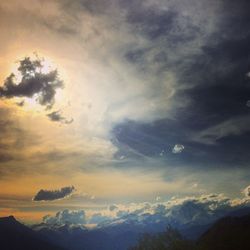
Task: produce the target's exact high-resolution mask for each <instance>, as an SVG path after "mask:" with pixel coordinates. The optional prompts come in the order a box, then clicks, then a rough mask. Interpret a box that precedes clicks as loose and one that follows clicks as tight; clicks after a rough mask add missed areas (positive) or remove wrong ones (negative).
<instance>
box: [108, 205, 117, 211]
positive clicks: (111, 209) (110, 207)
mask: <svg viewBox="0 0 250 250" xmlns="http://www.w3.org/2000/svg"><path fill="white" fill-rule="evenodd" d="M117 209H118V207H117V206H116V205H111V206H109V210H110V211H114V210H117Z"/></svg>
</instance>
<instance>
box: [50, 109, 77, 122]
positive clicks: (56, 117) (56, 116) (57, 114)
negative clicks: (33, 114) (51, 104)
mask: <svg viewBox="0 0 250 250" xmlns="http://www.w3.org/2000/svg"><path fill="white" fill-rule="evenodd" d="M47 116H48V117H49V119H50V120H51V121H53V122H61V123H64V124H70V123H72V122H73V119H72V118H71V119H70V120H67V119H66V118H65V117H63V116H62V114H61V111H60V110H57V111H54V112H51V113H49V114H48V115H47Z"/></svg>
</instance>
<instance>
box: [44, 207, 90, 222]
mask: <svg viewBox="0 0 250 250" xmlns="http://www.w3.org/2000/svg"><path fill="white" fill-rule="evenodd" d="M43 222H44V223H45V224H53V225H64V224H75V225H77V224H85V223H86V216H85V212H84V210H77V211H71V210H68V209H65V210H63V211H59V212H57V213H56V215H55V216H50V215H46V216H44V217H43Z"/></svg>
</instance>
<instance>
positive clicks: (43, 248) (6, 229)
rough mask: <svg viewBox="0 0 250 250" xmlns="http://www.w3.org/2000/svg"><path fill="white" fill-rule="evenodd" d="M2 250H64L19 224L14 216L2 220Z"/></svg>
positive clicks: (0, 222) (0, 233)
mask: <svg viewBox="0 0 250 250" xmlns="http://www.w3.org/2000/svg"><path fill="white" fill-rule="evenodd" d="M0 249H1V250H63V249H64V248H61V247H57V246H56V245H54V244H52V243H50V242H48V241H46V239H43V238H42V236H41V235H40V234H38V233H37V232H34V231H33V230H32V229H30V228H28V227H26V226H24V225H23V224H21V223H19V222H18V221H17V220H16V219H15V218H14V217H13V216H9V217H3V218H0Z"/></svg>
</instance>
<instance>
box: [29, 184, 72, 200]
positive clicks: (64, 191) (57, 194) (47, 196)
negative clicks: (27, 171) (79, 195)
mask: <svg viewBox="0 0 250 250" xmlns="http://www.w3.org/2000/svg"><path fill="white" fill-rule="evenodd" d="M74 191H75V188H74V186H71V187H63V188H61V189H59V190H44V189H41V190H40V191H39V192H38V193H37V194H36V195H35V197H34V198H33V200H34V201H53V200H59V199H63V198H65V197H67V196H69V195H71V194H72V193H73V192H74Z"/></svg>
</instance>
